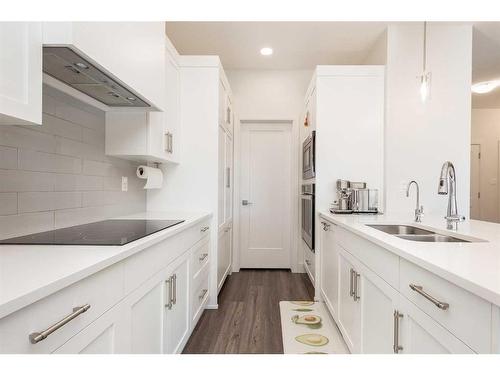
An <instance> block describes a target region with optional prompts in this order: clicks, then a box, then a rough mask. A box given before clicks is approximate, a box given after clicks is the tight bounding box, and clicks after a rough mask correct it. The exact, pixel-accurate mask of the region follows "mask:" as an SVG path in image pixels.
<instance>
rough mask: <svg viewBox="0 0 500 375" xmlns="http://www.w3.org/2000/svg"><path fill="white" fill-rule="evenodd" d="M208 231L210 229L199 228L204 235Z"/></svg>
mask: <svg viewBox="0 0 500 375" xmlns="http://www.w3.org/2000/svg"><path fill="white" fill-rule="evenodd" d="M209 229H210V227H203V228H201V231H202V232H203V233H205V232H206V231H207V230H209Z"/></svg>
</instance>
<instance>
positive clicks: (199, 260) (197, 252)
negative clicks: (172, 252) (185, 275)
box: [190, 238, 210, 279]
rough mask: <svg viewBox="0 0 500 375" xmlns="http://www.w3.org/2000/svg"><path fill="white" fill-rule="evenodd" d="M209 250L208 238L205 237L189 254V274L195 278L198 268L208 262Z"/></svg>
mask: <svg viewBox="0 0 500 375" xmlns="http://www.w3.org/2000/svg"><path fill="white" fill-rule="evenodd" d="M209 250H210V239H208V238H206V239H204V240H202V241H200V242H199V243H197V244H196V245H195V248H194V249H193V253H192V254H191V267H190V270H191V275H192V278H193V279H195V278H196V277H197V276H198V273H199V272H200V270H201V269H202V268H203V267H204V266H205V264H207V263H208V260H209V253H210V252H209Z"/></svg>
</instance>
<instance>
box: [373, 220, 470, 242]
mask: <svg viewBox="0 0 500 375" xmlns="http://www.w3.org/2000/svg"><path fill="white" fill-rule="evenodd" d="M367 226H369V227H371V228H374V229H377V230H380V231H382V232H384V233H387V234H392V235H393V236H396V237H398V238H401V239H403V240H409V241H418V242H474V241H468V240H464V239H461V238H458V237H453V236H448V235H444V234H439V233H436V232H432V231H430V230H426V229H422V228H418V227H414V226H411V225H388V224H367Z"/></svg>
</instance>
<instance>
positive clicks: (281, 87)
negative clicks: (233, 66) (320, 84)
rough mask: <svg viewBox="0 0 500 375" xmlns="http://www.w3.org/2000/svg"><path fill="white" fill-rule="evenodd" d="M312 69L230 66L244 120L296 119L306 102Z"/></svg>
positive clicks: (232, 84) (233, 85)
mask: <svg viewBox="0 0 500 375" xmlns="http://www.w3.org/2000/svg"><path fill="white" fill-rule="evenodd" d="M312 74H313V72H312V70H228V71H226V75H227V78H228V80H229V84H230V85H231V90H232V91H233V96H234V100H235V104H236V108H237V112H238V115H239V117H240V119H242V120H269V119H281V120H292V119H293V120H295V119H297V118H298V116H299V113H300V111H301V110H302V107H303V105H304V95H305V93H306V90H307V86H308V84H309V82H310V81H311V78H312Z"/></svg>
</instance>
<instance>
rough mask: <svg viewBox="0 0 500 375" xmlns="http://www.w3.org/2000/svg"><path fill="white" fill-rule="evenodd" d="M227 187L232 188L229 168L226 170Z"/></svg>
mask: <svg viewBox="0 0 500 375" xmlns="http://www.w3.org/2000/svg"><path fill="white" fill-rule="evenodd" d="M226 179H227V181H226V187H227V188H230V187H231V168H229V167H227V168H226Z"/></svg>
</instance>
